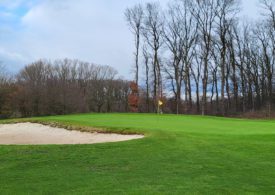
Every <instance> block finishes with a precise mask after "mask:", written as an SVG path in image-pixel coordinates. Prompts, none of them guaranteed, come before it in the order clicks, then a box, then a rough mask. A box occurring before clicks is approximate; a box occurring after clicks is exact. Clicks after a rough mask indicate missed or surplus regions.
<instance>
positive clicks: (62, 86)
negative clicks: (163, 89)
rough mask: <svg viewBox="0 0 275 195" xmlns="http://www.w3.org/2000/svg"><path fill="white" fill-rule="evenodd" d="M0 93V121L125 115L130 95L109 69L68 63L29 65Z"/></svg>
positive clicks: (73, 62)
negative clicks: (60, 115)
mask: <svg viewBox="0 0 275 195" xmlns="http://www.w3.org/2000/svg"><path fill="white" fill-rule="evenodd" d="M0 89H1V90H0V102H1V104H0V105H1V107H0V113H1V114H2V117H9V116H12V115H17V116H19V117H27V116H43V115H57V114H69V113H79V112H127V111H128V100H127V99H128V94H129V91H130V90H129V83H128V81H123V80H121V79H119V78H117V71H116V70H115V69H113V68H112V67H109V66H99V65H94V64H90V63H86V62H81V61H79V60H69V59H64V60H56V61H54V62H51V61H47V60H39V61H37V62H34V63H32V64H29V65H28V66H26V67H25V68H24V69H23V70H21V71H20V73H19V74H18V75H17V76H16V78H15V79H13V80H9V81H7V80H6V79H2V80H1V88H0ZM3 94H5V95H3ZM7 109H8V111H7Z"/></svg>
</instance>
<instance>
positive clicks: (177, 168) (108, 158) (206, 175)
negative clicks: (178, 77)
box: [0, 114, 275, 194]
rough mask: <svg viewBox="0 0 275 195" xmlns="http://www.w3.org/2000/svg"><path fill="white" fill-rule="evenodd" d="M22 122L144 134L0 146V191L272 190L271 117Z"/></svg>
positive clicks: (93, 117)
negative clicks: (72, 142) (82, 142)
mask: <svg viewBox="0 0 275 195" xmlns="http://www.w3.org/2000/svg"><path fill="white" fill-rule="evenodd" d="M26 121H30V122H41V123H44V124H58V125H61V126H63V127H64V126H68V127H72V126H73V127H78V128H79V129H82V130H85V129H89V128H91V127H93V128H97V129H103V130H104V131H108V132H114V133H138V134H144V135H145V138H143V139H139V140H131V141H126V142H117V143H104V144H94V145H59V146H58V145H44V146H43V145H42V146H0V194H183V193H185V194H274V193H275V121H271V120H270V121H262V120H257V121H253V120H244V119H229V118H218V117H201V116H176V115H153V114H81V115H67V116H53V117H43V118H32V119H24V120H20V122H26ZM1 122H2V123H4V122H14V120H10V121H0V123H1ZM87 127H89V128H87Z"/></svg>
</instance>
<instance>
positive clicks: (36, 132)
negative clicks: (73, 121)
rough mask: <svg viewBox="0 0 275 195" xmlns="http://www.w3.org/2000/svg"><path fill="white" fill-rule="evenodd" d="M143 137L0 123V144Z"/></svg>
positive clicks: (71, 142)
mask: <svg viewBox="0 0 275 195" xmlns="http://www.w3.org/2000/svg"><path fill="white" fill-rule="evenodd" d="M143 137H144V136H142V135H121V134H106V133H88V132H87V133H86V132H80V131H69V130H66V129H62V128H54V127H50V126H46V125H41V124H34V123H17V124H3V125H0V145H46V144H94V143H105V142H119V141H126V140H132V139H140V138H143Z"/></svg>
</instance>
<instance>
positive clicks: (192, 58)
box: [125, 0, 275, 115]
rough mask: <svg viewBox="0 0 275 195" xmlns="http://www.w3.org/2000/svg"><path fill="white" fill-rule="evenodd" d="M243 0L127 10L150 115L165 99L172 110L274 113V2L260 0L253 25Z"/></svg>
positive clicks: (186, 1)
mask: <svg viewBox="0 0 275 195" xmlns="http://www.w3.org/2000/svg"><path fill="white" fill-rule="evenodd" d="M240 3H241V1H240V0H171V1H170V2H169V4H168V5H167V7H165V9H163V8H162V7H161V6H160V4H159V3H157V2H149V3H146V4H137V5H135V6H133V7H131V8H128V9H127V10H126V11H125V18H126V21H127V23H128V25H129V28H130V30H131V32H132V33H133V35H134V38H135V39H134V40H135V41H134V43H135V44H134V46H135V53H134V54H135V66H134V67H135V82H136V83H137V84H138V85H139V86H140V90H141V91H143V93H142V94H143V97H142V98H143V99H146V101H144V102H145V104H146V106H145V107H147V108H148V112H156V111H157V104H158V100H160V99H161V100H163V101H165V102H166V103H165V105H166V106H165V107H164V109H165V110H166V112H172V113H197V114H199V113H200V114H202V115H205V114H215V115H232V114H238V113H245V112H249V111H258V110H264V111H265V112H266V113H267V114H270V113H271V111H272V107H273V106H274V102H275V100H274V90H273V88H274V84H275V83H274V65H275V2H274V1H273V0H261V1H259V7H261V10H262V13H261V17H260V18H259V19H258V20H257V21H256V20H255V21H251V22H247V21H243V20H241V19H240ZM141 43H142V44H141ZM140 69H142V70H140ZM140 74H141V76H140ZM140 78H142V79H140ZM140 80H143V82H141V83H139V81H140Z"/></svg>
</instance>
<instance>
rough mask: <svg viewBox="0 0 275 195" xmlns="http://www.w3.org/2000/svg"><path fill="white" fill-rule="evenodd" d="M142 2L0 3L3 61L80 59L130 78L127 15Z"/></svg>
mask: <svg viewBox="0 0 275 195" xmlns="http://www.w3.org/2000/svg"><path fill="white" fill-rule="evenodd" d="M167 1H168V0H161V1H160V2H161V4H163V6H165V5H166V3H167ZM138 2H147V1H142V0H77V1H76V0H0V24H1V25H0V61H2V63H3V64H4V65H6V67H7V68H8V69H9V70H10V71H12V72H16V71H18V70H19V69H20V68H22V67H23V66H24V65H26V64H28V63H30V62H32V61H34V60H37V59H41V58H43V59H60V58H66V57H67V58H73V59H75V58H77V59H80V60H84V61H88V62H93V63H96V64H102V65H110V66H113V67H115V68H116V69H117V70H118V71H119V73H120V75H122V76H124V77H125V78H131V74H130V69H131V66H132V65H133V62H134V61H133V55H132V54H133V42H132V41H133V37H132V35H131V33H130V31H129V30H128V27H127V25H126V22H125V20H124V11H125V9H126V8H127V7H130V6H132V5H134V4H135V3H138ZM257 2H258V0H243V2H242V7H243V12H242V15H244V16H245V17H246V18H255V17H256V16H257V15H258V12H259V10H258V7H259V6H258V5H257V4H258V3H257Z"/></svg>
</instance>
